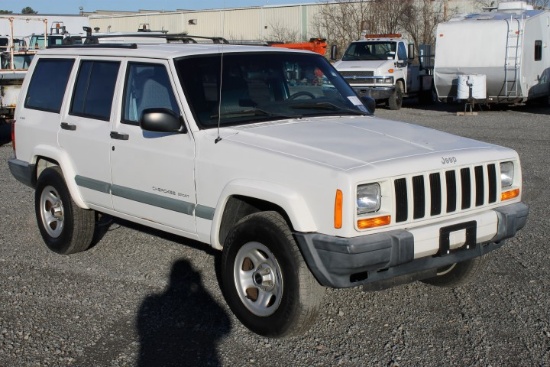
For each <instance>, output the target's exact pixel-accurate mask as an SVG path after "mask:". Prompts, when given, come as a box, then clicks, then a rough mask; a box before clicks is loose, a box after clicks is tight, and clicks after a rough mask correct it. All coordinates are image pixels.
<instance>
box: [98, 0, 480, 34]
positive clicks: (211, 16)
mask: <svg viewBox="0 0 550 367" xmlns="http://www.w3.org/2000/svg"><path fill="white" fill-rule="evenodd" d="M441 1H446V3H447V9H449V11H450V10H451V9H452V10H455V11H458V12H474V11H480V10H481V9H479V7H478V6H476V4H478V3H476V1H475V0H441ZM322 6H326V4H323V3H310V4H302V5H281V6H261V7H250V8H231V9H212V10H202V11H189V10H180V11H175V12H161V13H149V14H142V13H138V14H131V15H127V14H125V15H112V16H108V15H104V14H101V15H91V16H90V25H91V26H92V28H94V27H99V28H100V32H108V31H111V32H117V31H118V32H130V31H132V32H133V31H136V30H137V29H138V27H139V25H140V24H143V23H148V24H149V27H150V29H152V30H165V31H168V32H170V33H181V32H186V33H188V34H191V35H196V36H223V37H225V38H227V39H229V40H274V39H273V38H274V36H277V32H276V30H277V29H279V30H281V29H285V30H286V31H287V32H290V33H296V34H297V35H298V36H299V38H301V39H302V40H307V39H309V38H312V37H323V36H324V35H322V34H318V31H317V29H316V27H315V19H316V15H317V14H318V12H319V9H320V8H321V7H322Z"/></svg>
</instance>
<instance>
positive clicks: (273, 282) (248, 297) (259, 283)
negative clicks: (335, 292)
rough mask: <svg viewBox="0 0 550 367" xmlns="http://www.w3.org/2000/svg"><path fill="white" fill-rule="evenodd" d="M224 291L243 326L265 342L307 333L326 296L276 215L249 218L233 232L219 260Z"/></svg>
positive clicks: (229, 235)
mask: <svg viewBox="0 0 550 367" xmlns="http://www.w3.org/2000/svg"><path fill="white" fill-rule="evenodd" d="M221 288H222V292H223V294H224V296H225V299H226V301H227V303H228V305H229V307H230V308H231V310H232V311H233V313H234V314H235V315H236V316H237V318H238V319H239V320H240V321H241V322H242V324H243V325H245V326H246V327H247V328H249V329H250V330H252V331H253V332H255V333H257V334H260V335H263V336H267V337H283V336H284V337H286V336H291V335H299V334H302V333H304V332H305V331H307V330H308V329H309V327H310V326H311V324H313V323H314V321H315V318H316V317H317V314H318V310H319V305H320V302H321V300H322V298H323V294H324V288H323V287H322V286H321V285H319V283H318V282H317V281H316V280H315V278H314V277H313V275H312V274H311V272H310V271H309V269H308V267H307V265H306V263H305V261H304V259H303V257H302V255H301V253H300V250H299V249H298V246H297V245H296V242H295V240H294V238H293V236H292V233H291V231H290V228H289V227H288V225H287V223H286V222H285V220H284V219H283V217H282V216H281V215H280V214H278V213H276V212H260V213H254V214H250V215H248V216H246V217H245V218H243V219H241V220H240V221H239V222H238V223H237V224H236V225H235V227H234V228H233V229H232V230H231V231H230V232H229V234H228V236H227V239H226V241H225V245H224V248H223V253H222V259H221Z"/></svg>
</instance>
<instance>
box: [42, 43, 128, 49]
mask: <svg viewBox="0 0 550 367" xmlns="http://www.w3.org/2000/svg"><path fill="white" fill-rule="evenodd" d="M137 47H138V46H137V44H136V43H75V44H70V43H69V44H64V45H51V46H49V47H48V48H126V49H128V48H129V49H135V48H137Z"/></svg>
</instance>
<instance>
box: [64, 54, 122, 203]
mask: <svg viewBox="0 0 550 367" xmlns="http://www.w3.org/2000/svg"><path fill="white" fill-rule="evenodd" d="M77 62H78V72H77V73H76V75H75V76H74V78H75V81H74V83H73V85H74V87H73V89H72V90H70V89H69V91H68V92H69V93H72V98H70V103H69V105H68V106H64V114H62V116H61V130H60V132H59V135H58V137H59V145H60V146H61V147H62V148H63V149H64V150H65V151H66V152H67V154H68V157H69V159H70V161H71V162H72V166H73V168H74V172H72V174H74V179H75V182H76V184H77V185H78V186H79V189H80V192H81V195H82V197H83V199H84V201H85V202H86V203H88V204H90V205H91V206H92V207H93V208H94V209H101V208H108V209H111V208H112V202H111V196H110V186H111V170H110V163H109V159H110V150H111V141H110V138H109V134H110V132H111V119H112V116H113V105H114V103H113V101H114V100H115V99H116V98H117V93H118V91H117V80H118V78H119V70H120V61H118V60H110V59H81V60H78V61H77ZM66 174H67V172H66Z"/></svg>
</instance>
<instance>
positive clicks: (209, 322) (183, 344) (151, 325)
mask: <svg viewBox="0 0 550 367" xmlns="http://www.w3.org/2000/svg"><path fill="white" fill-rule="evenodd" d="M137 327H138V332H139V339H140V355H139V362H138V366H139V367H149V366H154V367H162V366H220V365H221V361H220V358H219V356H218V353H217V350H216V346H217V342H218V341H219V340H220V339H221V338H222V337H223V336H224V335H227V334H229V332H230V330H231V321H230V318H229V316H228V315H227V313H226V312H225V311H224V310H223V309H222V307H220V306H219V305H218V304H217V303H216V301H215V300H214V299H213V298H212V297H211V296H210V294H209V293H208V292H207V291H206V290H205V289H204V288H203V285H202V280H201V276H200V274H199V273H198V272H196V271H195V270H193V268H192V267H191V265H190V264H189V262H188V261H186V260H178V261H177V262H175V263H174V265H173V266H172V272H171V275H170V284H169V288H168V289H167V290H166V291H165V292H164V293H162V294H158V295H152V296H149V297H147V298H146V299H145V301H144V302H143V303H142V305H141V308H140V310H139V314H138V319H137Z"/></svg>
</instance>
